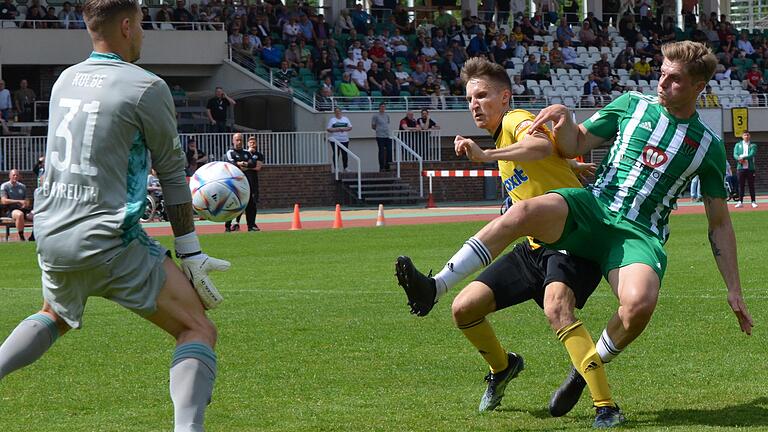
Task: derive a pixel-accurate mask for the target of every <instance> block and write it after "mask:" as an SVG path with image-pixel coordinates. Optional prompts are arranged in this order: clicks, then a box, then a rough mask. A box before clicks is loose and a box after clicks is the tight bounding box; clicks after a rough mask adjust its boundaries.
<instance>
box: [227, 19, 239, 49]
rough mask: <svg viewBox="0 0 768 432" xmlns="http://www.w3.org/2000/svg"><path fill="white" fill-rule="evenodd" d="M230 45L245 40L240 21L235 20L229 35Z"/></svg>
mask: <svg viewBox="0 0 768 432" xmlns="http://www.w3.org/2000/svg"><path fill="white" fill-rule="evenodd" d="M227 40H228V41H229V44H230V45H238V44H241V43H242V42H243V34H242V33H240V23H239V22H237V21H235V22H234V23H233V24H232V30H231V31H230V33H229V36H228V37H227Z"/></svg>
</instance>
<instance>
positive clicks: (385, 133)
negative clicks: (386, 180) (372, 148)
mask: <svg viewBox="0 0 768 432" xmlns="http://www.w3.org/2000/svg"><path fill="white" fill-rule="evenodd" d="M386 111H387V104H385V103H383V102H382V103H380V104H379V112H378V113H376V114H374V115H373V117H372V118H371V129H373V130H374V131H376V144H377V145H378V148H379V172H384V171H389V165H390V164H391V163H392V137H391V136H392V132H391V130H390V127H389V122H390V120H389V114H387V112H386Z"/></svg>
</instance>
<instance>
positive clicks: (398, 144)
mask: <svg viewBox="0 0 768 432" xmlns="http://www.w3.org/2000/svg"><path fill="white" fill-rule="evenodd" d="M392 142H393V143H395V146H394V148H393V150H394V152H395V157H394V160H395V163H397V178H400V163H401V162H403V161H404V159H403V156H405V158H406V159H407V160H411V161H412V160H415V161H417V162H418V163H419V172H422V171H424V159H423V158H422V157H421V156H419V154H418V153H416V152H415V151H414V150H413V149H412V148H410V147H408V145H407V144H406V143H404V142H403V140H401V139H400V138H398V137H397V135H393V136H392ZM403 151H405V153H406V154H405V155H403ZM419 196H420V197H421V198H424V177H422V176H419Z"/></svg>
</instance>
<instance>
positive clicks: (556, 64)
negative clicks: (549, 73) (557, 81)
mask: <svg viewBox="0 0 768 432" xmlns="http://www.w3.org/2000/svg"><path fill="white" fill-rule="evenodd" d="M549 64H550V66H551V67H552V68H554V69H568V65H567V64H565V60H563V51H562V50H561V49H560V42H558V41H552V48H551V49H550V50H549Z"/></svg>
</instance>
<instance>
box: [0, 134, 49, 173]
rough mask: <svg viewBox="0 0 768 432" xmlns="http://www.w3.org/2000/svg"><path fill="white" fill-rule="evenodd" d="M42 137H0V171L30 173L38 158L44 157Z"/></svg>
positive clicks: (43, 138)
mask: <svg viewBox="0 0 768 432" xmlns="http://www.w3.org/2000/svg"><path fill="white" fill-rule="evenodd" d="M45 141H46V137H44V136H9V137H0V171H9V170H11V169H14V168H15V169H18V170H21V171H31V170H32V168H33V167H34V166H35V164H36V163H37V160H38V159H39V158H40V156H45Z"/></svg>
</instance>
